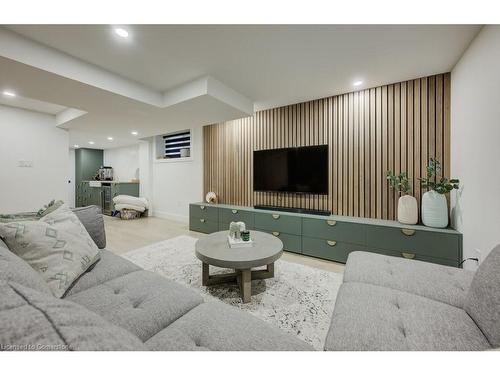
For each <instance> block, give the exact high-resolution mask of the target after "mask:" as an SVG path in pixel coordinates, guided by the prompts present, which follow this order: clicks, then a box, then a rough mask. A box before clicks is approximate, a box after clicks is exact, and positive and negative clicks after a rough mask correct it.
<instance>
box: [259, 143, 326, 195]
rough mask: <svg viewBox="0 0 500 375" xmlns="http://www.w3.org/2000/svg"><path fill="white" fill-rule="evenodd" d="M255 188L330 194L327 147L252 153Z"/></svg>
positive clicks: (294, 148) (281, 149)
mask: <svg viewBox="0 0 500 375" xmlns="http://www.w3.org/2000/svg"><path fill="white" fill-rule="evenodd" d="M253 187H254V190H255V191H276V192H280V191H281V192H289V193H309V194H328V146H327V145H322V146H306V147H293V148H280V149H273V150H262V151H254V152H253Z"/></svg>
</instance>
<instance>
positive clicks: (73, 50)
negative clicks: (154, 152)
mask: <svg viewBox="0 0 500 375" xmlns="http://www.w3.org/2000/svg"><path fill="white" fill-rule="evenodd" d="M125 27H126V28H127V30H128V31H129V32H130V38H129V40H123V39H119V38H118V37H116V36H115V35H114V34H113V33H112V28H111V26H109V25H17V26H9V29H11V30H13V31H15V32H16V33H19V34H22V35H23V36H25V37H27V38H29V39H31V40H33V41H36V42H38V43H41V44H43V45H44V46H49V47H52V48H53V49H56V50H57V51H59V52H63V53H65V54H68V55H71V56H73V57H76V58H77V59H78V60H80V61H81V62H86V63H90V64H92V65H90V66H92V67H96V68H102V72H101V73H100V74H109V75H113V73H114V76H115V81H116V80H120V79H122V80H123V82H126V83H127V85H128V86H127V87H129V88H130V87H132V86H133V87H134V90H135V89H140V91H141V92H142V94H141V96H140V97H139V95H129V94H128V93H125V91H121V92H119V91H118V90H115V89H113V88H111V86H107V87H104V86H100V85H99V84H98V83H95V82H99V81H98V80H96V81H94V82H90V81H89V80H85V79H82V78H80V77H78V74H76V73H75V74H73V75H71V74H69V73H68V72H67V70H66V71H65V72H64V73H63V72H62V71H61V73H59V72H58V70H57V69H58V67H57V64H52V65H51V66H50V69H49V68H47V67H42V66H41V65H39V64H38V62H37V64H38V65H37V64H35V63H33V62H31V61H32V60H29V61H28V58H27V57H26V58H25V57H23V59H24V60H22V59H18V58H14V57H12V56H11V55H9V56H5V55H3V56H4V57H8V59H5V58H4V59H0V86H2V85H4V84H5V83H4V82H3V80H4V79H5V80H6V81H8V83H9V84H16V82H17V83H18V84H20V85H21V86H22V89H23V90H26V95H25V96H28V97H31V98H34V99H37V100H44V101H49V102H51V103H58V104H59V105H62V106H65V107H71V108H78V109H81V110H83V111H86V112H87V114H85V115H83V116H81V117H78V118H76V119H74V120H72V121H70V122H68V124H67V127H68V128H69V129H70V137H72V140H74V142H75V143H76V142H79V143H82V142H83V141H84V140H85V139H87V138H88V137H90V136H93V134H95V137H101V136H104V134H106V135H112V136H114V137H115V142H113V145H112V146H118V145H124V144H127V143H130V142H133V141H134V138H131V137H130V135H129V130H130V129H131V128H134V129H137V130H139V131H140V132H141V133H142V134H144V135H151V134H153V133H154V132H158V131H160V130H162V131H163V130H167V129H170V128H173V127H176V126H177V127H178V126H185V125H189V124H192V125H203V124H207V123H210V122H212V121H214V120H215V121H222V120H224V119H230V118H235V117H238V116H239V117H241V116H245V115H246V113H248V111H247V110H245V109H242V108H243V107H242V106H238V105H234V103H235V102H234V100H233V99H234V98H235V97H237V98H239V99H241V101H242V102H244V101H245V100H246V99H247V98H248V99H250V101H252V102H254V105H255V106H254V107H255V109H256V110H260V109H265V108H272V107H277V106H281V105H286V104H291V103H297V102H301V101H306V100H311V99H316V98H321V97H326V96H330V95H335V94H339V93H344V92H349V91H353V89H354V88H353V86H352V82H353V81H355V80H358V79H361V80H363V82H364V83H363V85H362V86H361V87H359V88H366V87H373V86H378V85H381V84H386V83H391V82H397V81H401V80H406V79H411V78H417V77H421V76H426V75H430V74H435V73H442V72H447V71H450V70H451V69H452V67H453V66H454V64H455V63H456V62H457V61H458V59H459V58H460V56H461V55H462V53H463V52H464V50H465V49H466V48H467V46H468V45H469V43H470V42H471V40H472V39H473V38H474V36H475V35H476V34H477V33H478V31H479V30H480V26H472V25H455V26H454V25H446V26H439V25H434V26H432V25H421V26H403V25H393V26H376V25H372V26H356V25H349V26H338V25H337V26H332V25H330V26H320V25H318V26H307V25H303V26H300V25H294V26H286V25H284V26H243V25H241V26H239V25H234V26H231V25H227V26H209V25H205V26H193V25H161V26H154V25H148V26H144V25H133V26H125ZM0 55H1V48H0ZM38 55H40V54H39V53H38V54H37V56H38ZM32 59H33V58H32ZM16 60H17V61H16ZM20 60H22V61H20ZM21 62H22V63H21ZM30 65H32V66H31V67H30ZM35 65H37V66H35ZM2 69H10V70H11V72H9V74H4V75H2V74H1V73H2ZM80 70H82V69H80ZM4 72H5V70H4ZM10 73H12V74H19V75H23V74H24V75H26V74H27V75H28V76H30V77H31V79H33V81H32V82H29V81H28V80H27V79H26V77H24V78H23V77H15V76H12V74H10ZM203 76H210V77H213V78H215V79H216V80H218V81H220V82H219V83H221V85H225V90H226V91H225V92H226V93H228V92H231V90H234V91H233V92H232V94H231V95H229V96H228V95H225V96H224V99H221V97H220V96H219V100H214V98H213V96H210V95H205V96H203V97H201V98H197V99H196V96H194V95H193V96H192V97H191V98H190V99H189V100H185V101H184V102H182V103H180V104H179V105H177V106H175V108H174V107H169V108H166V109H165V105H164V104H157V103H156V99H155V98H156V97H157V96H158V97H161V96H162V95H163V97H166V96H167V94H169V93H170V92H172V90H173V91H174V92H175V93H177V92H178V91H182V90H179V89H177V91H175V90H176V88H179V87H180V88H181V89H184V88H185V87H187V86H186V83H188V82H190V81H192V80H195V79H198V78H199V77H203ZM7 77H9V78H10V79H7ZM101 77H102V75H101ZM100 81H102V79H101V80H100ZM42 82H43V84H45V85H49V87H51V89H53V90H41V89H40V88H37V87H35V86H39V85H40V84H42ZM114 87H117V86H116V85H115V86H114ZM121 87H122V88H123V87H124V86H123V85H121ZM169 90H170V91H169ZM129 92H130V91H129ZM135 92H138V91H137V90H136V91H135ZM165 92H167V93H165ZM146 94H147V95H146ZM169 95H170V94H169ZM146 96H148V97H149V98H150V99H146ZM229 97H232V98H229ZM151 98H152V99H151ZM228 98H229V99H230V100H229V99H228ZM239 99H238V100H239ZM165 100H166V99H165ZM241 101H240V102H241ZM153 102H154V103H153ZM245 108H248V106H246V107H245ZM110 132H112V133H113V134H109V133H110ZM116 132H122V133H124V136H123V139H122V138H121V137H120V135H119V134H115V133H116ZM125 133H127V135H125ZM73 134H74V136H73ZM76 134H80V137H81V138H78V139H77V138H76ZM97 145H98V144H97V142H96V146H97ZM99 146H101V145H100V144H99ZM110 146H111V145H109V144H108V143H106V142H104V143H103V145H102V147H110Z"/></svg>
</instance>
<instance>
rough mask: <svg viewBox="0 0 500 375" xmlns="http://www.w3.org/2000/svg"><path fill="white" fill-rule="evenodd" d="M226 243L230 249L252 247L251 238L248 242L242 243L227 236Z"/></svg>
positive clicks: (240, 240)
mask: <svg viewBox="0 0 500 375" xmlns="http://www.w3.org/2000/svg"><path fill="white" fill-rule="evenodd" d="M227 242H228V243H229V247H230V248H237V247H252V246H253V241H252V239H251V238H250V240H249V241H243V240H242V239H239V240H236V239H234V238H231V236H229V235H228V236H227Z"/></svg>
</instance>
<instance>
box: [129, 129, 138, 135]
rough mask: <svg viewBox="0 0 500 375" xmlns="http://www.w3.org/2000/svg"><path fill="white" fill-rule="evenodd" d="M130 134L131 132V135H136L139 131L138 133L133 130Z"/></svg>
mask: <svg viewBox="0 0 500 375" xmlns="http://www.w3.org/2000/svg"><path fill="white" fill-rule="evenodd" d="M130 134H132V135H137V134H139V133H138V132H136V131H135V130H134V131H131V132H130Z"/></svg>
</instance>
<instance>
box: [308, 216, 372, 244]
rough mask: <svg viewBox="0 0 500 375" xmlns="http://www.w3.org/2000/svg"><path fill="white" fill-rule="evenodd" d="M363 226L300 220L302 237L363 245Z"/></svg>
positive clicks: (334, 221)
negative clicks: (333, 239)
mask: <svg viewBox="0 0 500 375" xmlns="http://www.w3.org/2000/svg"><path fill="white" fill-rule="evenodd" d="M365 227H366V226H365V225H363V224H358V223H349V222H346V221H339V220H332V219H328V218H325V219H313V218H308V217H305V218H303V219H302V235H303V236H306V237H311V238H323V239H331V238H335V239H336V240H337V241H344V242H350V243H356V244H365V243H366V238H365V237H366V236H365Z"/></svg>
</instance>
